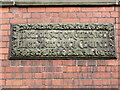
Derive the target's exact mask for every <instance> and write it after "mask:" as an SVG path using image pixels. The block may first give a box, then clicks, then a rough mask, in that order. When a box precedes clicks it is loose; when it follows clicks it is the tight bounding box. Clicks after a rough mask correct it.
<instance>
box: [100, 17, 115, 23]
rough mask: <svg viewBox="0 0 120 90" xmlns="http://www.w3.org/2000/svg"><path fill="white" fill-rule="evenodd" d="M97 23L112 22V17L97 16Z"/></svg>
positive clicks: (113, 20)
mask: <svg viewBox="0 0 120 90" xmlns="http://www.w3.org/2000/svg"><path fill="white" fill-rule="evenodd" d="M98 22H99V23H114V22H115V19H114V18H98Z"/></svg>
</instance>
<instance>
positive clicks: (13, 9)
mask: <svg viewBox="0 0 120 90" xmlns="http://www.w3.org/2000/svg"><path fill="white" fill-rule="evenodd" d="M10 12H15V13H16V12H17V13H18V12H27V8H20V7H19V8H18V7H11V8H10Z"/></svg>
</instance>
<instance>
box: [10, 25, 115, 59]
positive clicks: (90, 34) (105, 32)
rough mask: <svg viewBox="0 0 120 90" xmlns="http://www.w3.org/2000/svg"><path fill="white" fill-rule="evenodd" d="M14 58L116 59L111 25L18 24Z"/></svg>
mask: <svg viewBox="0 0 120 90" xmlns="http://www.w3.org/2000/svg"><path fill="white" fill-rule="evenodd" d="M11 30H12V31H11V46H10V47H11V48H10V59H64V58H65V59H74V58H78V59H79V58H101V57H104V58H114V57H115V40H114V26H113V25H112V24H109V23H66V24H65V23H64V24H63V23H49V24H40V23H38V24H14V25H12V29H11Z"/></svg>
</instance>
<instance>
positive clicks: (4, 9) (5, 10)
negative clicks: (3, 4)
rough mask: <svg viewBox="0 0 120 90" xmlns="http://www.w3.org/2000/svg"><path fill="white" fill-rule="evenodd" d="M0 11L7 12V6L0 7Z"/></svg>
mask: <svg viewBox="0 0 120 90" xmlns="http://www.w3.org/2000/svg"><path fill="white" fill-rule="evenodd" d="M0 11H2V12H9V8H0Z"/></svg>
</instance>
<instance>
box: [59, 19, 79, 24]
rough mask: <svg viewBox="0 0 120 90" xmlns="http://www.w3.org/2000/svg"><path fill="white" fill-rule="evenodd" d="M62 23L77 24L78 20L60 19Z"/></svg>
mask: <svg viewBox="0 0 120 90" xmlns="http://www.w3.org/2000/svg"><path fill="white" fill-rule="evenodd" d="M61 22H62V23H79V19H71V18H70V19H62V20H61Z"/></svg>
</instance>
